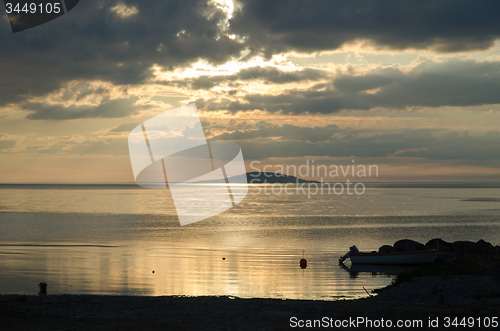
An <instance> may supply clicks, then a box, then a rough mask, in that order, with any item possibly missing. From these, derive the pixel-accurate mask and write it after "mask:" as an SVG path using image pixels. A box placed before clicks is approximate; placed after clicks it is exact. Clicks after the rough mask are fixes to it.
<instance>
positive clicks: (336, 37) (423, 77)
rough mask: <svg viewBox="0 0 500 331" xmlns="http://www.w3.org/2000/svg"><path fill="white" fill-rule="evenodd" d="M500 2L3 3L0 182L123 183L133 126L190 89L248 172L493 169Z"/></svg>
mask: <svg viewBox="0 0 500 331" xmlns="http://www.w3.org/2000/svg"><path fill="white" fill-rule="evenodd" d="M499 12H500V3H499V2H498V1H481V2H475V1H462V0H456V1H455V0H454V1H446V0H443V1H425V0H421V1H357V0H354V1H304V0H302V1H300V0H287V1H261V0H251V1H250V0H248V1H236V0H234V1H231V0H217V1H208V2H207V1H197V0H179V1H170V0H150V1H99V0H97V1H81V2H80V3H79V4H78V5H77V6H76V7H75V8H74V9H73V10H72V11H70V12H68V13H67V14H65V15H63V16H61V17H59V18H57V19H55V20H53V21H51V22H49V23H46V24H43V25H40V26H37V27H34V28H31V29H29V30H25V31H21V32H17V33H13V32H12V30H11V27H10V25H9V21H8V18H7V15H6V14H5V13H4V12H3V11H2V14H0V183H28V182H72V183H74V182H89V183H91V182H92V183H96V182H103V183H104V182H105V183H112V182H133V181H134V177H133V173H132V169H131V164H130V158H129V151H128V147H127V137H128V134H129V132H130V131H131V130H132V129H133V128H134V127H136V126H137V125H139V124H140V123H141V122H143V121H145V120H147V119H149V118H151V117H153V116H156V115H158V114H161V113H164V112H166V111H168V110H171V109H174V108H177V107H180V106H184V105H187V104H190V103H195V104H196V107H197V109H198V112H199V115H200V118H201V119H202V124H203V129H204V131H205V136H206V137H207V139H213V140H228V141H233V142H236V143H238V144H239V145H240V146H241V148H242V152H243V156H244V158H245V160H246V163H247V170H248V171H252V168H251V167H250V164H252V162H254V163H253V164H254V165H255V166H256V167H260V168H263V167H264V166H266V165H267V166H271V168H268V169H278V166H279V165H282V166H287V165H288V166H290V165H295V166H297V167H298V166H300V165H303V164H306V162H307V160H309V161H312V160H314V162H315V164H316V165H320V164H321V165H327V166H331V165H349V164H356V165H361V164H365V165H377V166H378V169H379V173H378V177H376V178H365V179H364V180H365V181H372V182H373V181H375V182H481V181H484V182H499V181H500V106H499V105H500V93H499V91H500V40H499V38H500V20H498V13H499ZM273 167H274V168H273ZM314 179H319V178H314ZM344 179H345V178H344ZM344 179H342V178H340V179H339V178H335V179H332V178H324V180H325V181H332V180H338V181H343V180H344Z"/></svg>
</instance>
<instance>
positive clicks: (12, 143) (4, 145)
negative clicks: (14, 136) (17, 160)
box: [0, 140, 17, 151]
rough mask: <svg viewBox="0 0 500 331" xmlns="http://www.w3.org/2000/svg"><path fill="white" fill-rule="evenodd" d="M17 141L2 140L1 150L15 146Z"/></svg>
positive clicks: (0, 142) (0, 143)
mask: <svg viewBox="0 0 500 331" xmlns="http://www.w3.org/2000/svg"><path fill="white" fill-rule="evenodd" d="M16 143H17V141H15V140H0V151H1V150H5V149H9V148H12V147H15V146H16Z"/></svg>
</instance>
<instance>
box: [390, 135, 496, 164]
mask: <svg viewBox="0 0 500 331" xmlns="http://www.w3.org/2000/svg"><path fill="white" fill-rule="evenodd" d="M397 156H404V157H421V158H425V159H432V160H457V159H458V160H459V159H473V160H477V161H486V160H494V159H500V132H498V131H497V130H495V131H490V132H487V133H486V134H485V135H484V136H469V135H468V133H467V132H465V133H464V134H463V136H460V135H458V134H457V133H456V132H452V133H450V134H448V135H447V136H446V137H444V138H442V139H440V140H439V141H437V142H436V143H435V144H432V145H430V146H429V147H428V148H425V149H421V150H418V151H405V152H403V153H399V154H398V155H397Z"/></svg>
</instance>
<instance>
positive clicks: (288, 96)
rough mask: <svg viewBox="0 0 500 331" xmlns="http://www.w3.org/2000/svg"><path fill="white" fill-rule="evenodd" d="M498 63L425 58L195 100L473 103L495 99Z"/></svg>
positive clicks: (323, 106)
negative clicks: (270, 91) (277, 89)
mask: <svg viewBox="0 0 500 331" xmlns="http://www.w3.org/2000/svg"><path fill="white" fill-rule="evenodd" d="M498 91H500V62H476V61H472V60H457V59H449V60H446V61H444V62H434V61H431V60H426V61H423V62H421V63H420V64H419V65H417V66H415V67H414V68H412V69H411V70H410V71H409V72H403V71H402V70H400V69H399V68H379V69H374V70H372V71H370V72H368V73H366V74H363V75H358V76H355V75H349V74H343V75H340V76H338V77H336V78H335V79H334V80H333V81H332V82H331V83H329V84H317V85H316V86H313V87H311V88H308V89H307V90H298V89H294V90H288V91H286V92H284V93H282V94H280V95H266V94H248V95H246V96H245V97H244V99H236V100H234V101H231V100H229V99H223V100H222V101H220V100H213V99H210V100H197V106H198V107H200V108H202V109H207V110H228V111H233V112H236V111H246V110H254V109H260V110H266V111H269V112H278V111H283V112H285V113H304V112H309V113H334V112H338V111H340V110H343V109H359V110H369V109H373V108H378V107H383V108H390V109H403V108H405V107H413V106H420V107H441V106H478V105H485V104H486V105H487V104H499V103H500V93H498Z"/></svg>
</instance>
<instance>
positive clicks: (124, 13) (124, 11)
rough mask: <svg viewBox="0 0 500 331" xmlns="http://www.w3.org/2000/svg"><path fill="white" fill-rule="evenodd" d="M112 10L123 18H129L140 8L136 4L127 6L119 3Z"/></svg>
mask: <svg viewBox="0 0 500 331" xmlns="http://www.w3.org/2000/svg"><path fill="white" fill-rule="evenodd" d="M110 11H111V12H113V13H115V14H116V15H117V16H118V17H121V18H128V17H131V16H134V15H137V14H138V13H139V10H138V9H137V7H136V6H127V5H126V4H124V3H118V4H117V5H116V6H114V7H111V8H110Z"/></svg>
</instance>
